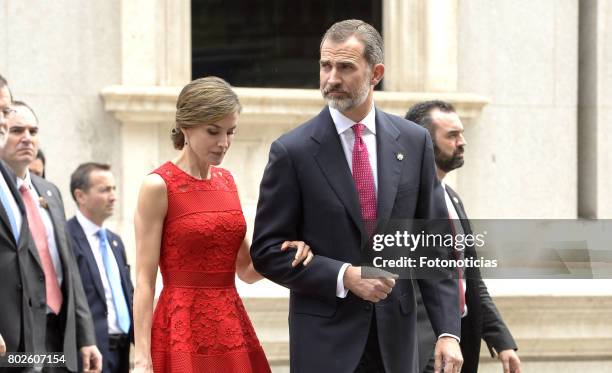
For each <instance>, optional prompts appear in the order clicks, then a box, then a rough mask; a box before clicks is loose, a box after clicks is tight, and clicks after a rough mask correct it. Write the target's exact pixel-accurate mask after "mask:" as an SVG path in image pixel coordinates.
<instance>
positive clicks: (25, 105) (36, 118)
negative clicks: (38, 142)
mask: <svg viewBox="0 0 612 373" xmlns="http://www.w3.org/2000/svg"><path fill="white" fill-rule="evenodd" d="M11 106H13V107H14V106H20V107H24V108H26V109H28V110H30V112H31V113H32V115H34V120H36V124H38V123H39V122H38V115H36V112H35V111H34V109H32V107H31V106H30V105H28V104H26V103H25V102H23V101H20V100H15V101H13V102H12V104H11Z"/></svg>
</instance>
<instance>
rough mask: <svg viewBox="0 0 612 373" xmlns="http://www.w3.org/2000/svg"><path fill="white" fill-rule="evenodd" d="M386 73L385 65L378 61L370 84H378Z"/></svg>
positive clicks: (373, 69) (373, 68)
mask: <svg viewBox="0 0 612 373" xmlns="http://www.w3.org/2000/svg"><path fill="white" fill-rule="evenodd" d="M384 75H385V65H383V64H382V63H377V64H376V65H374V67H372V78H371V80H370V84H372V85H373V86H376V85H377V84H378V83H380V81H381V80H382V79H383V76H384Z"/></svg>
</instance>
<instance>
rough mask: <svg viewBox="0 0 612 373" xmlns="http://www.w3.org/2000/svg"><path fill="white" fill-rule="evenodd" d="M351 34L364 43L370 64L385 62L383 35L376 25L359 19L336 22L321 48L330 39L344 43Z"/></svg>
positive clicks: (328, 31) (322, 41) (364, 53)
mask: <svg viewBox="0 0 612 373" xmlns="http://www.w3.org/2000/svg"><path fill="white" fill-rule="evenodd" d="M351 36H354V37H356V38H357V39H358V40H359V41H360V42H362V43H363V47H364V49H363V56H364V57H365V59H366V61H368V64H369V65H370V66H374V65H376V64H379V63H383V60H384V57H385V54H384V46H383V45H384V43H383V38H382V36H380V33H379V32H378V30H376V29H375V28H374V26H372V25H370V24H369V23H367V22H364V21H362V20H359V19H347V20H344V21H340V22H336V23H334V24H333V25H332V26H331V27H330V28H329V29H328V30H327V31H326V32H325V35H323V38H322V39H321V45H320V47H319V50H320V49H321V47H323V43H324V42H325V41H326V40H328V39H329V40H331V41H333V42H336V43H343V42H345V41H347V40H348V39H349V38H350V37H351Z"/></svg>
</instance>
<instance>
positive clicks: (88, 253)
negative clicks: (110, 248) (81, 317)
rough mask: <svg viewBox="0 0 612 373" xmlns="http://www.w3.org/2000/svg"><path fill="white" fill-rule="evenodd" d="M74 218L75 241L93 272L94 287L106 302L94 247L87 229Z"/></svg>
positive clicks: (72, 222)
mask: <svg viewBox="0 0 612 373" xmlns="http://www.w3.org/2000/svg"><path fill="white" fill-rule="evenodd" d="M73 219H74V220H73V221H71V222H69V224H74V228H75V229H73V232H74V235H73V238H74V241H75V243H76V244H77V245H78V246H79V249H80V251H81V253H82V254H83V257H84V258H85V261H86V262H87V266H88V267H89V273H91V278H92V280H93V283H94V287H95V288H96V291H97V292H98V296H99V297H100V299H102V301H103V302H106V295H105V294H104V286H103V285H102V278H101V277H100V270H99V269H98V264H97V263H96V258H95V257H94V255H93V251H92V248H91V247H90V246H89V241H87V237H86V236H85V231H83V227H81V224H79V222H78V221H77V220H76V218H73ZM105 304H106V303H105Z"/></svg>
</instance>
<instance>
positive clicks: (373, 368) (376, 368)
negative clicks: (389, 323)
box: [355, 307, 385, 373]
mask: <svg viewBox="0 0 612 373" xmlns="http://www.w3.org/2000/svg"><path fill="white" fill-rule="evenodd" d="M374 308H376V307H374ZM355 373H385V367H384V365H383V362H382V357H381V354H380V345H379V344H378V328H377V326H376V312H372V321H371V322H370V332H369V333H368V341H367V343H366V346H365V349H364V351H363V355H362V356H361V360H360V361H359V365H358V366H357V369H355Z"/></svg>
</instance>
